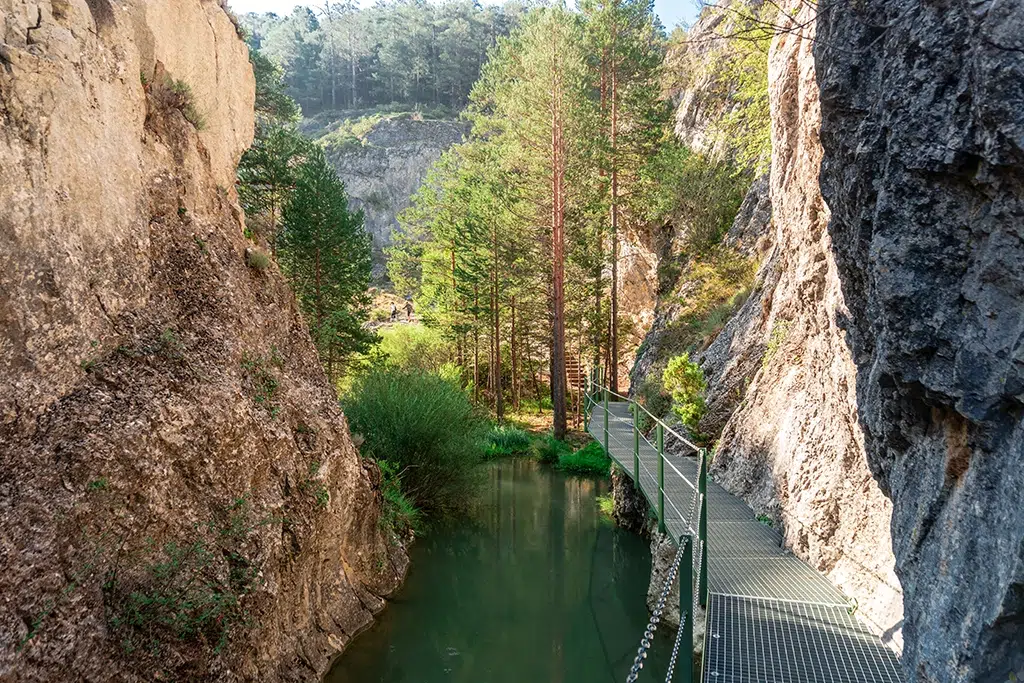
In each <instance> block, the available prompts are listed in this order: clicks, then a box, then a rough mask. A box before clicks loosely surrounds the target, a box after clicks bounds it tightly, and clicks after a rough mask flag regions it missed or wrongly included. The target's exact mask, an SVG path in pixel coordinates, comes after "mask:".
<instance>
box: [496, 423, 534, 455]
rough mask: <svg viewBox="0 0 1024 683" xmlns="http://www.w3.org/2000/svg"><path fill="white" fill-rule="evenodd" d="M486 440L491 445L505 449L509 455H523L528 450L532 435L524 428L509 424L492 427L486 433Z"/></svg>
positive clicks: (531, 442)
mask: <svg viewBox="0 0 1024 683" xmlns="http://www.w3.org/2000/svg"><path fill="white" fill-rule="evenodd" d="M487 441H488V442H489V443H490V444H492V445H493V446H495V447H497V448H500V449H502V450H504V451H507V452H508V453H509V454H510V455H524V454H526V453H528V452H529V451H530V446H531V445H532V444H533V437H532V436H530V433H529V432H527V431H526V430H525V429H520V428H518V427H512V426H510V425H498V426H496V427H492V428H491V431H490V432H488V433H487Z"/></svg>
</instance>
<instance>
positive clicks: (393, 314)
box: [391, 301, 398, 322]
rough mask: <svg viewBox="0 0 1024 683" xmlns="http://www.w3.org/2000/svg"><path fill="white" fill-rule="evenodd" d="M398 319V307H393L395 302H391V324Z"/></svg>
mask: <svg viewBox="0 0 1024 683" xmlns="http://www.w3.org/2000/svg"><path fill="white" fill-rule="evenodd" d="M397 319H398V306H395V302H394V301H392V302H391V322H395V320H397Z"/></svg>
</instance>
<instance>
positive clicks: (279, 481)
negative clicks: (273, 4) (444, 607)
mask: <svg viewBox="0 0 1024 683" xmlns="http://www.w3.org/2000/svg"><path fill="white" fill-rule="evenodd" d="M0 21H2V22H3V23H2V24H0V120H2V126H0V384H2V386H3V387H4V390H3V391H2V392H0V567H3V571H2V572H0V680H3V681H54V680H83V681H135V680H152V679H160V680H172V679H173V680H179V681H184V680H220V681H236V680H249V681H283V680H310V679H313V678H315V677H317V676H319V675H321V674H322V672H324V671H325V670H326V668H327V667H328V666H329V664H330V661H331V658H332V657H333V656H334V655H336V654H337V653H338V652H339V651H340V650H341V649H342V648H343V647H344V645H345V644H346V643H347V642H348V640H349V639H350V638H351V637H352V636H353V635H354V634H355V633H357V632H358V631H359V630H360V629H361V628H363V627H365V626H366V625H367V624H368V623H369V622H370V621H371V620H372V614H371V613H372V612H373V611H374V610H376V609H378V608H379V607H380V606H381V605H382V601H381V599H380V598H379V597H378V596H380V595H385V594H387V593H388V592H389V591H390V590H393V588H394V587H395V585H396V583H397V581H398V580H399V579H400V577H401V575H402V573H403V571H404V563H405V560H404V556H403V555H402V553H401V552H400V551H399V550H398V549H396V548H395V547H393V546H392V545H391V544H390V543H389V542H388V540H387V539H385V538H384V537H383V535H382V533H381V531H380V529H379V524H378V514H379V500H380V493H379V490H377V488H378V487H377V486H376V482H377V480H378V475H377V473H376V470H375V469H374V468H373V467H371V466H367V465H364V464H363V463H362V462H361V461H360V458H359V456H358V453H357V452H356V450H355V448H354V447H353V445H352V442H351V439H350V437H349V434H348V429H347V427H346V424H345V420H344V416H343V415H342V414H341V413H340V412H339V410H338V408H337V404H336V401H335V398H334V394H333V391H332V389H331V387H330V386H329V384H328V383H327V381H326V379H325V378H324V375H323V373H322V371H321V369H320V366H319V363H318V361H317V358H316V354H315V351H314V349H313V346H312V344H311V342H310V339H309V335H308V332H307V330H306V328H305V326H304V324H303V322H302V319H301V317H300V315H299V313H298V310H297V308H296V306H295V303H294V299H293V296H292V295H291V293H290V291H289V289H288V287H287V285H286V284H285V282H284V280H283V279H282V277H281V276H280V275H279V274H278V272H277V271H276V269H275V268H274V266H273V265H271V266H270V267H269V268H266V269H264V270H259V269H256V268H250V267H247V265H246V260H245V251H246V248H247V246H248V245H247V241H246V240H245V238H244V237H243V225H242V219H241V214H240V211H239V209H238V207H237V202H236V197H235V194H234V190H233V181H234V167H235V163H236V162H237V160H238V158H239V156H240V154H241V153H242V150H243V149H244V148H245V147H246V146H247V145H248V144H249V142H250V141H251V139H252V132H253V113H252V106H253V97H254V82H253V77H252V70H251V68H250V66H249V63H248V58H247V53H246V48H245V46H244V44H243V43H242V41H241V40H240V39H239V38H238V37H237V35H236V31H235V28H234V27H233V26H232V24H231V21H230V20H229V17H228V15H227V14H226V13H225V12H224V11H223V10H222V9H221V7H220V5H219V4H218V3H217V2H214V1H212V0H167V1H165V2H144V1H142V0H134V1H122V2H113V1H111V0H88V1H87V2H85V1H82V0H41V1H36V0H32V1H29V0H0ZM183 568H184V569H183ZM186 570H188V571H192V574H191V575H188V578H189V582H188V583H184V582H182V583H175V581H176V580H177V578H178V577H181V576H183V572H184V571H186ZM197 585H198V586H201V587H203V591H201V592H200V593H197V592H196V590H197V589H196V588H195V587H196V586H197ZM205 587H216V588H209V589H206V588H205ZM171 589H173V590H171ZM196 595H201V597H202V598H203V599H205V600H208V601H209V602H208V604H209V605H212V606H214V607H215V608H216V609H217V610H218V611H217V612H216V613H217V614H218V615H220V616H219V617H218V618H217V619H214V620H206V621H203V620H202V611H196V610H195V609H194V606H192V605H190V604H188V600H186V599H185V598H184V597H182V596H186V597H189V598H191V597H194V596H196ZM154 596H155V597H154ZM158 599H159V600H164V602H163V603H159V601H158ZM147 600H149V602H147ZM154 600H157V602H156V603H154V602H153V601H154ZM233 601H234V602H233ZM229 625H230V626H231V628H230V629H229V628H228V626H229Z"/></svg>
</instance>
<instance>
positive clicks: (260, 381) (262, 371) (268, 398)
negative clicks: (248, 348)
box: [242, 350, 283, 418]
mask: <svg viewBox="0 0 1024 683" xmlns="http://www.w3.org/2000/svg"><path fill="white" fill-rule="evenodd" d="M282 365H283V362H282V361H281V358H280V357H279V356H278V355H277V352H276V350H274V351H272V353H271V355H270V356H269V357H267V356H259V355H257V356H250V355H249V354H248V353H245V354H243V355H242V370H244V371H245V375H246V378H247V379H248V380H249V387H250V390H251V391H252V397H253V400H254V401H255V402H256V404H257V405H259V406H261V407H263V408H264V409H266V411H267V412H268V413H269V414H270V417H271V418H275V417H277V414H278V413H279V412H280V410H281V408H280V406H278V405H277V403H276V402H275V398H276V397H277V389H278V380H277V376H276V374H275V373H274V372H273V370H272V368H277V369H278V370H279V369H280V368H281V367H282Z"/></svg>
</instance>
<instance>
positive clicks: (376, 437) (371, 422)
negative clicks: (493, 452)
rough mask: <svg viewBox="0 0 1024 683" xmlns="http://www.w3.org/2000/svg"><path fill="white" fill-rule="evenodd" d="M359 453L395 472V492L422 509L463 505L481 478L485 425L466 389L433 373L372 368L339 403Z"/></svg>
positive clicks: (452, 507)
mask: <svg viewBox="0 0 1024 683" xmlns="http://www.w3.org/2000/svg"><path fill="white" fill-rule="evenodd" d="M344 408H345V413H346V415H347V416H348V419H349V423H350V425H351V427H352V430H353V431H355V432H358V433H359V434H362V435H363V437H364V438H365V442H364V444H363V447H362V451H363V453H365V454H366V455H368V456H369V457H372V458H373V459H374V460H377V461H378V462H380V461H381V460H387V461H389V462H391V463H393V464H394V465H395V467H396V468H398V471H399V472H401V483H402V490H403V492H404V493H405V495H406V496H407V497H408V498H409V499H410V500H411V501H412V503H413V504H414V505H415V506H416V507H418V508H420V509H422V510H424V511H428V512H446V511H451V510H456V509H459V508H462V507H464V506H465V505H466V503H467V502H468V500H469V499H470V496H471V495H472V494H473V493H474V492H475V490H476V488H477V485H478V484H479V483H480V481H481V479H480V477H481V475H482V471H481V470H480V469H479V468H477V467H476V465H477V464H479V462H480V460H481V453H480V443H481V441H483V436H484V433H485V432H484V429H485V427H486V424H485V423H484V421H483V420H482V419H481V418H480V416H478V415H477V413H476V412H475V411H474V409H473V406H472V405H471V404H470V402H469V399H468V398H467V396H466V394H465V393H464V392H462V391H461V390H459V389H458V388H457V387H454V386H452V384H451V383H450V382H447V381H445V380H444V379H443V378H441V377H440V376H438V375H437V374H435V373H431V372H425V371H423V370H417V369H405V368H399V367H394V366H374V367H371V368H370V369H369V370H368V371H366V373H364V374H363V375H361V376H359V377H357V378H356V380H355V382H354V384H353V386H352V389H351V391H350V392H349V394H348V396H347V397H346V398H345V400H344Z"/></svg>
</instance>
